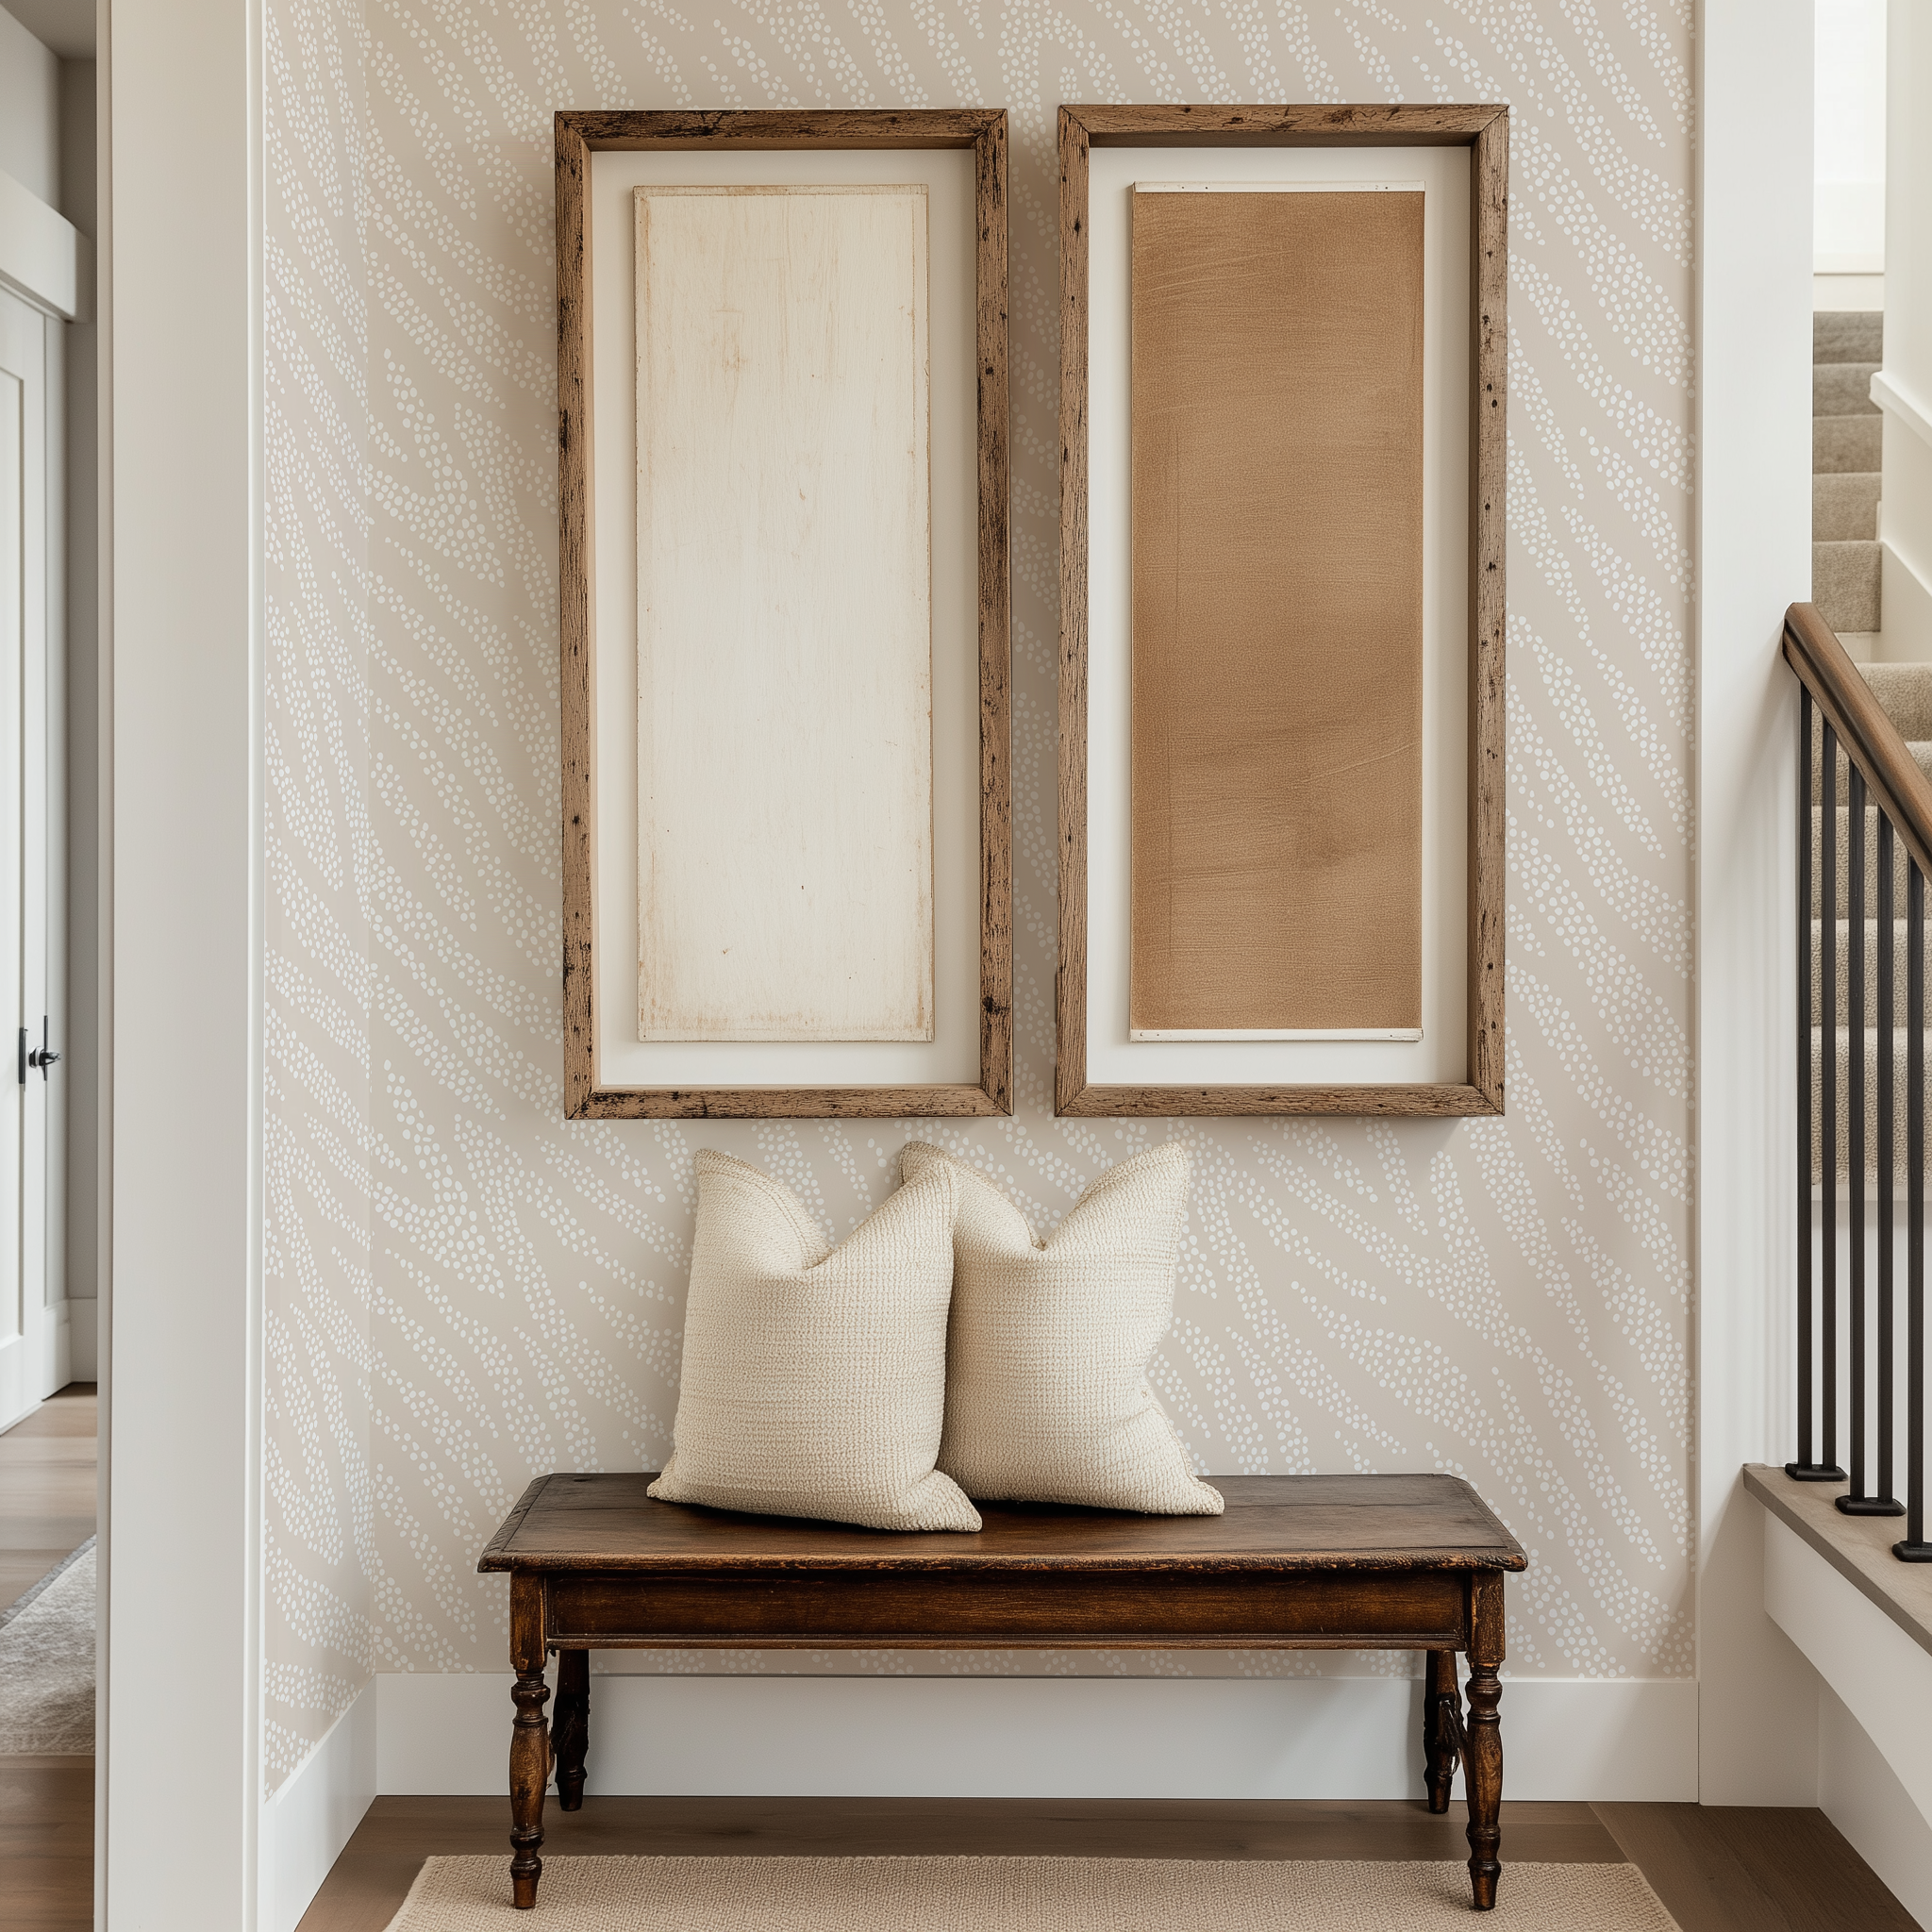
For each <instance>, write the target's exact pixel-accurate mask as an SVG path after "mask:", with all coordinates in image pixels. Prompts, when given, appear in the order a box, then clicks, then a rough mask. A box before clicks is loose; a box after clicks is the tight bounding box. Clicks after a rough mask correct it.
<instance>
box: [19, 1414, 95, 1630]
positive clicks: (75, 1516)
mask: <svg viewBox="0 0 1932 1932" xmlns="http://www.w3.org/2000/svg"><path fill="white" fill-rule="evenodd" d="M96 1416H97V1404H96V1402H95V1399H94V1385H93V1384H92V1382H70V1383H69V1384H68V1385H67V1387H66V1388H65V1389H63V1390H61V1391H60V1392H59V1393H58V1395H55V1396H51V1397H49V1398H48V1400H47V1401H45V1402H43V1403H42V1405H41V1407H39V1408H37V1409H36V1410H35V1411H34V1412H33V1414H32V1415H30V1416H28V1417H27V1418H26V1420H25V1422H20V1423H16V1424H14V1425H13V1426H12V1427H11V1428H10V1429H8V1431H7V1433H6V1434H5V1435H0V1609H4V1608H6V1607H7V1606H8V1604H10V1603H11V1602H13V1600H14V1599H15V1598H16V1597H17V1596H19V1595H20V1594H21V1592H22V1591H25V1590H28V1589H30V1588H31V1587H32V1586H33V1585H34V1584H36V1583H38V1582H39V1581H40V1580H41V1578H42V1576H44V1575H45V1574H47V1572H48V1571H49V1570H51V1569H52V1568H53V1567H54V1565H55V1564H56V1563H58V1561H59V1560H60V1559H61V1557H64V1556H66V1555H67V1553H68V1552H69V1551H70V1550H72V1549H74V1548H75V1547H76V1546H77V1545H79V1544H81V1543H84V1542H86V1541H87V1540H88V1538H89V1537H91V1536H92V1535H93V1533H94V1486H95V1480H96V1475H97V1464H96V1458H95V1453H94V1441H95V1431H96V1427H97V1423H96Z"/></svg>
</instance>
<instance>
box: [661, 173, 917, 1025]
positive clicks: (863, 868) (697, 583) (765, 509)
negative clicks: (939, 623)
mask: <svg viewBox="0 0 1932 1932" xmlns="http://www.w3.org/2000/svg"><path fill="white" fill-rule="evenodd" d="M634 195H635V208H636V248H637V254H636V286H637V356H638V362H637V412H638V415H637V420H638V486H637V487H638V539H637V541H638V845H639V851H638V863H639V872H638V915H639V930H638V1034H639V1037H640V1038H641V1039H642V1040H647V1041H648V1040H667V1041H701V1040H702V1041H709V1040H728V1041H798V1040H909V1041H924V1040H930V1039H931V1038H932V1034H933V1010H932V572H931V566H930V561H929V558H930V552H931V535H930V494H931V492H930V484H929V474H928V472H929V461H930V458H929V454H928V441H929V439H928V416H929V409H928V403H927V342H926V336H927V326H926V191H925V188H924V185H923V184H917V183H915V184H911V185H904V186H887V185H875V186H874V185H865V184H854V185H848V186H824V187H802V186H799V187H793V186H786V185H782V184H774V185H769V186H758V187H725V186H714V187H686V186H671V185H665V184H661V183H658V184H647V185H643V186H640V187H639V188H638V189H636V190H635V191H634Z"/></svg>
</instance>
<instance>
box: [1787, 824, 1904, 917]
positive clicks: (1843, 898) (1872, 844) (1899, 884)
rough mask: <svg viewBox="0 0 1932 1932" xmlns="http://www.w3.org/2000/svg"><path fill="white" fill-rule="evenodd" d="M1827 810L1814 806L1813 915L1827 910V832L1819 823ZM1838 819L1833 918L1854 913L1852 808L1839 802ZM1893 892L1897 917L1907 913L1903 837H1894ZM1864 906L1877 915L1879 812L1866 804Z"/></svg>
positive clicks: (1812, 834)
mask: <svg viewBox="0 0 1932 1932" xmlns="http://www.w3.org/2000/svg"><path fill="white" fill-rule="evenodd" d="M1823 816H1824V814H1823V813H1822V812H1821V811H1820V810H1819V808H1818V807H1817V806H1816V805H1814V806H1813V807H1812V808H1811V910H1812V912H1813V914H1814V915H1816V914H1819V913H1822V912H1823V911H1824V904H1823V896H1824V887H1823V884H1822V883H1821V882H1822V880H1823V879H1824V852H1823V849H1822V846H1821V842H1820V841H1821V840H1822V838H1823V836H1824V834H1823V829H1822V826H1821V824H1820V821H1821V820H1822V818H1823ZM1835 816H1836V817H1837V820H1838V893H1837V903H1836V905H1835V906H1834V907H1833V908H1832V917H1833V918H1834V919H1847V918H1849V917H1850V916H1851V909H1852V907H1851V894H1852V885H1851V876H1852V865H1851V861H1852V850H1851V817H1852V814H1851V811H1850V809H1849V808H1847V807H1845V806H1842V805H1841V806H1840V807H1839V808H1838V811H1837V813H1836V814H1835ZM1891 893H1892V911H1893V914H1894V916H1895V917H1897V918H1899V919H1903V918H1904V917H1905V916H1906V859H1905V845H1904V843H1903V841H1900V840H1898V839H1896V838H1895V839H1893V840H1892V841H1891ZM1865 910H1866V913H1867V914H1868V915H1869V916H1870V917H1872V918H1874V919H1875V918H1876V917H1877V916H1878V812H1877V808H1875V807H1873V806H1869V805H1868V806H1867V807H1866V808H1865ZM1928 914H1932V903H1928Z"/></svg>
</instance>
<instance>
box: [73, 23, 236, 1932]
mask: <svg viewBox="0 0 1932 1932" xmlns="http://www.w3.org/2000/svg"><path fill="white" fill-rule="evenodd" d="M259 7H260V0H241V4H239V5H238V4H234V0H115V4H114V6H113V8H112V9H111V25H112V40H111V46H110V49H109V50H108V52H109V58H110V61H111V84H110V92H109V103H110V106H109V114H108V122H109V127H110V135H109V140H110V147H109V155H110V157H111V158H112V159H113V162H114V165H113V166H111V168H110V169H109V170H108V173H107V174H106V175H104V177H103V180H102V200H103V207H104V210H105V213H106V216H107V218H108V220H110V221H111V224H112V227H111V233H112V236H113V258H112V263H111V268H112V276H113V290H114V299H115V305H116V307H115V314H114V317H113V328H112V337H111V347H110V349H109V352H108V356H107V358H105V362H106V368H107V371H108V376H109V380H110V381H111V385H112V396H113V410H114V414H113V426H112V441H111V463H110V465H109V466H108V468H107V469H105V471H104V475H105V476H106V478H107V479H108V480H107V486H106V487H107V491H108V496H107V502H108V508H109V510H110V512H111V524H110V538H109V541H111V543H112V546H113V547H112V551H111V560H110V564H109V581H110V584H111V588H112V592H113V595H112V600H111V612H112V619H113V633H112V646H111V648H112V653H113V657H112V664H113V698H112V706H113V717H114V721H115V725H114V736H113V758H112V765H111V771H112V785H113V796H114V801H115V808H114V813H113V817H112V820H111V824H112V841H113V850H114V855H115V865H114V884H113V930H114V935H115V939H114V949H115V970H114V974H113V991H112V1005H111V1008H109V1009H108V1011H109V1013H110V1016H111V1017H110V1019H109V1022H108V1025H109V1027H110V1029H111V1035H112V1040H113V1050H114V1121H113V1141H112V1148H113V1172H114V1195H113V1208H112V1213H113V1257H114V1276H113V1290H112V1300H111V1302H110V1304H109V1311H108V1320H109V1324H110V1341H109V1347H110V1351H111V1357H112V1374H111V1379H110V1381H109V1384H108V1412H109V1424H110V1427H111V1434H110V1435H109V1436H108V1446H109V1450H110V1455H111V1465H110V1466H111V1476H112V1480H111V1485H110V1487H109V1489H108V1509H107V1515H106V1518H105V1526H106V1527H107V1528H108V1532H109V1536H110V1538H111V1546H112V1549H113V1554H114V1562H113V1566H112V1568H111V1570H110V1571H109V1572H108V1585H107V1590H106V1597H105V1623H106V1630H107V1638H106V1642H105V1645H104V1649H105V1656H106V1665H105V1669H106V1674H107V1680H108V1692H109V1694H108V1699H107V1702H106V1722H105V1728H104V1745H105V1750H106V1755H107V1772H106V1790H107V1803H106V1806H105V1807H104V1809H105V1819H106V1849H105V1856H104V1857H103V1858H102V1860H101V1863H100V1868H99V1872H98V1874H97V1886H96V1897H97V1900H102V1901H103V1904H102V1905H101V1906H99V1907H97V1909H99V1910H104V1912H105V1924H106V1925H107V1926H108V1928H110V1932H111V1928H115V1927H127V1928H132V1927H134V1926H137V1925H139V1926H140V1927H141V1928H142V1932H175V1928H176V1927H178V1928H180V1932H202V1928H204V1927H207V1926H211V1925H219V1926H222V1927H225V1928H227V1927H233V1928H237V1932H254V1928H255V1926H256V1925H257V1924H258V1917H259V1914H260V1908H261V1904H262V1901H261V1898H260V1894H259V1891H258V1867H257V1856H256V1854H257V1848H258V1841H259V1837H260V1823H261V1813H262V1804H263V1799H262V1772H261V1711H260V1690H261V1685H260V1679H261V1612H260V1596H261V1590H260V1571H261V1541H262V1540H261V1496H260V1488H261V1426H260V1408H261V1404H260V1318H261V1239H260V1225H261V1223H260V1161H261V1132H260V1118H261V1105H262V1081H261V1070H260V1046H259V1037H260V1015H261V988H262V977H261V965H260V896H261V895H260V872H261V841H262V817H263V813H262V804H261V800H262V784H261V743H262V731H261V672H262V634H263V621H262V594H261V557H260V552H261V533H262V513H261V500H262V497H261V420H262V410H261V368H262V357H261V260H262V222H261V175H262V154H261V132H260V99H261V87H260V39H261V33H260V11H259ZM190 102H192V111H189V112H184V111H183V104H184V103H190ZM186 264H192V275H191V274H188V273H187V271H186V269H185V267H184V265H186ZM184 275H186V276H187V279H186V280H184ZM190 283H192V288H191V287H190ZM107 615H108V612H107V611H104V612H103V616H104V618H105V617H106V616H107ZM122 948H125V962H124V961H123V960H122V958H120V954H121V949H122ZM124 963H125V970H122V968H123V964H124ZM191 1797H192V1813H193V1827H192V1830H183V1829H182V1828H181V1822H180V1806H181V1804H182V1803H183V1802H189V1801H190V1799H191Z"/></svg>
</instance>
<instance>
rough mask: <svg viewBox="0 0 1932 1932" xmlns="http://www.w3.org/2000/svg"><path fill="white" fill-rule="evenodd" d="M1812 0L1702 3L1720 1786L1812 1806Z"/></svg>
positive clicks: (1701, 1023)
mask: <svg viewBox="0 0 1932 1932" xmlns="http://www.w3.org/2000/svg"><path fill="white" fill-rule="evenodd" d="M1810 25H1811V21H1810V5H1809V0H1707V4H1706V6H1705V8H1704V20H1703V27H1702V32H1701V35H1700V45H1701V51H1702V59H1703V103H1702V113H1701V123H1702V135H1701V139H1700V141H1699V143H1698V155H1699V162H1700V167H1701V170H1702V178H1701V181H1700V189H1699V202H1700V214H1701V217H1702V258H1701V262H1700V267H1699V309H1698V314H1699V322H1698V328H1699V342H1700V350H1699V357H1698V363H1699V368H1700V372H1701V386H1700V390H1699V398H1700V404H1699V408H1700V423H1699V435H1698V442H1699V447H1700V449H1701V450H1702V453H1703V459H1702V468H1701V471H1700V475H1699V477H1698V497H1697V525H1698V539H1697V541H1698V579H1697V583H1698V613H1697V629H1698V679H1697V762H1698V772H1697V787H1698V806H1699V808H1698V818H1697V937H1698V963H1697V976H1698V999H1697V1011H1698V1113H1697V1123H1698V1156H1697V1158H1698V1175H1699V1191H1698V1231H1697V1254H1698V1298H1697V1363H1698V1368H1697V1403H1698V1418H1699V1421H1698V1456H1697V1462H1698V1579H1697V1592H1698V1645H1697V1671H1698V1678H1699V1682H1700V1688H1701V1692H1702V1699H1703V1714H1702V1724H1703V1740H1704V1742H1703V1775H1702V1784H1701V1795H1702V1797H1703V1799H1704V1801H1705V1803H1707V1804H1718V1805H1810V1804H1815V1803H1816V1802H1817V1761H1818V1754H1817V1744H1816V1740H1817V1686H1816V1681H1815V1679H1814V1678H1813V1676H1812V1674H1811V1672H1810V1670H1809V1668H1808V1666H1807V1664H1806V1663H1805V1661H1804V1659H1803V1658H1802V1657H1799V1656H1798V1655H1797V1653H1796V1652H1795V1651H1794V1650H1793V1648H1792V1647H1791V1644H1790V1641H1789V1640H1787V1639H1786V1638H1785V1637H1784V1636H1783V1634H1782V1633H1781V1632H1779V1631H1778V1630H1777V1629H1776V1628H1775V1627H1774V1625H1773V1624H1772V1623H1771V1621H1770V1619H1769V1618H1768V1617H1767V1616H1766V1615H1765V1612H1764V1589H1763V1547H1764V1545H1763V1534H1762V1531H1761V1529H1760V1527H1759V1524H1758V1519H1759V1516H1760V1515H1761V1511H1760V1510H1759V1509H1758V1508H1757V1506H1756V1505H1755V1504H1754V1503H1752V1502H1750V1500H1749V1499H1748V1498H1747V1497H1746V1496H1745V1495H1744V1493H1743V1490H1742V1486H1741V1483H1740V1476H1739V1470H1740V1465H1741V1464H1742V1463H1744V1462H1746V1461H1774V1462H1775V1461H1782V1460H1784V1459H1785V1457H1787V1456H1788V1455H1790V1453H1791V1451H1790V1448H1788V1447H1787V1444H1788V1443H1789V1442H1790V1437H1791V1430H1792V1427H1793V1423H1792V1414H1791V1401H1792V1396H1791V1391H1792V1387H1793V1380H1792V1377H1793V1374H1794V1371H1793V1369H1792V1366H1791V1363H1790V1349H1789V1345H1788V1341H1787V1333H1788V1330H1789V1329H1790V1326H1791V1324H1790V1320H1789V1317H1788V1313H1787V1311H1788V1310H1789V1308H1790V1306H1791V1304H1790V1296H1791V1295H1792V1293H1793V1292H1794V1288H1793V1283H1794V1281H1795V1279H1796V1263H1795V1246H1794V1242H1795V1236H1796V1227H1797V1205H1796V1203H1797V1197H1796V1192H1795V1188H1796V1175H1795V1158H1794V1155H1793V1152H1792V1150H1793V1147H1794V1145H1795V1141H1796V1132H1797V1128H1796V1117H1795V1108H1796V1100H1795V1095H1794V1091H1793V1077H1792V1071H1791V1069H1792V1062H1791V1058H1790V1048H1789V1046H1788V1045H1787V1042H1788V1041H1790V1040H1791V1039H1792V1038H1793V1037H1794V1033H1795V1024H1796V1000H1797V992H1796V969H1795V966H1794V964H1793V961H1792V958H1791V946H1790V934H1791V932H1792V931H1793V929H1794V923H1795V920H1796V917H1797V911H1796V904H1795V893H1796V887H1795V883H1794V864H1795V859H1794V856H1793V837H1794V825H1795V816H1796V779H1795V770H1796V744H1797V699H1796V686H1795V684H1794V682H1793V680H1792V678H1791V675H1790V672H1789V671H1787V670H1786V669H1785V667H1784V665H1783V663H1782V662H1781V661H1780V659H1779V657H1778V640H1779V636H1780V633H1781V631H1782V627H1783V619H1784V612H1785V607H1786V606H1787V605H1788V604H1790V603H1791V602H1793V601H1794V600H1797V599H1800V598H1804V597H1807V596H1808V595H1809V594H1810V563H1811V551H1810V544H1811V494H1810V476H1811V283H1810V276H1811V249H1810V238H1809V236H1808V235H1807V233H1806V225H1805V223H1804V221H1803V219H1802V212H1800V214H1799V217H1798V218H1797V219H1794V218H1793V211H1794V210H1798V211H1802V210H1804V209H1806V208H1808V206H1809V203H1810V178H1809V169H1808V167H1807V159H1808V157H1809V151H1810V144H1809V142H1807V140H1806V139H1805V133H1806V130H1807V127H1808V125H1809V122H1810V117H1811V107H1812V86H1811V73H1810V52H1811V33H1810Z"/></svg>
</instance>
